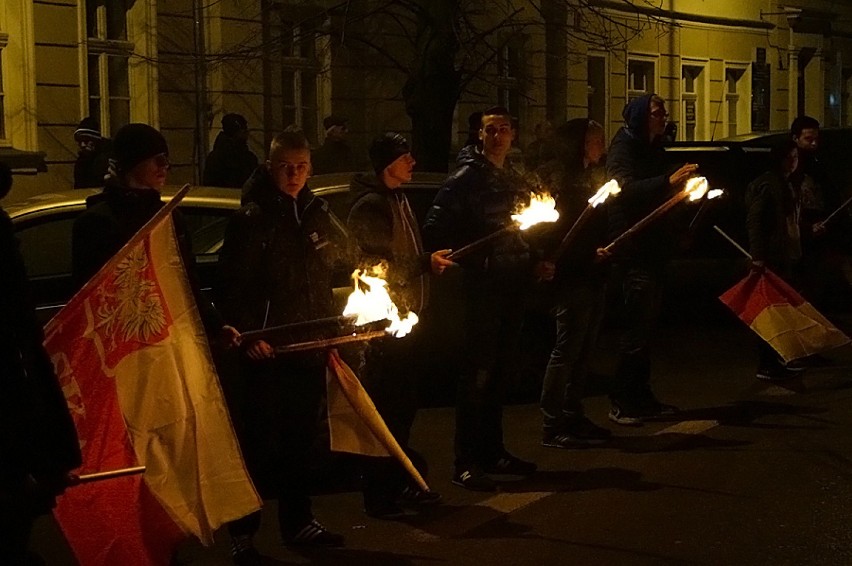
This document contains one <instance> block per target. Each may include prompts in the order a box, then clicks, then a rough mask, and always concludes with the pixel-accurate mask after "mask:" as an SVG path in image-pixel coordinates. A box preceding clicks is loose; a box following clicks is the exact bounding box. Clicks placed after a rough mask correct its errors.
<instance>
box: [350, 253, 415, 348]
mask: <svg viewBox="0 0 852 566" xmlns="http://www.w3.org/2000/svg"><path fill="white" fill-rule="evenodd" d="M352 281H353V283H354V286H355V290H354V291H352V293H351V294H350V295H349V299H348V300H347V302H346V308H345V309H343V316H356V317H357V318H356V320H355V325H356V326H361V325H363V324H367V323H370V322H376V321H379V320H389V321H390V322H391V324H390V326H388V327H387V328H386V329H385V331H386V332H388V333H390V334H393V335H394V336H396V337H397V338H402V337H403V336H405V335H406V334H408V333H409V332H411V329H412V328H413V327H414V325H415V324H417V321H418V320H419V319H418V318H417V315H416V314H415V313H414V312H412V311H409V312H408V314H406V315H405V318H400V317H399V309H397V307H396V305H395V304H394V303H393V301H392V300H391V298H390V295H389V294H388V290H387V285H388V282H387V281H385V280H384V279H382V278H381V277H373V276H370V275H367V274H366V272H364V271H361V270H360V269H356V270H355V271H354V272H353V273H352ZM364 288H366V290H365V289H364Z"/></svg>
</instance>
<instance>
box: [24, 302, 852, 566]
mask: <svg viewBox="0 0 852 566" xmlns="http://www.w3.org/2000/svg"><path fill="white" fill-rule="evenodd" d="M850 323H852V319H849V318H847V320H846V321H845V322H844V321H843V320H842V319H841V320H840V322H839V326H841V328H842V329H844V330H846V331H847V332H850V331H852V324H850ZM755 340H756V338H755V337H754V336H753V335H752V334H751V333H750V331H749V330H748V329H747V328H745V327H744V325H742V324H741V323H740V322H739V321H735V320H733V318H732V317H729V318H727V319H725V318H724V317H723V319H722V321H721V322H719V321H718V320H714V321H713V322H712V323H708V324H700V323H699V322H696V321H695V320H692V321H689V322H688V323H676V322H669V323H668V324H666V325H665V326H663V327H662V328H661V329H660V331H659V332H658V334H657V336H656V338H655V341H654V344H653V360H654V361H653V364H654V366H653V372H654V386H655V389H656V392H657V394H658V396H659V397H660V398H661V400H663V401H665V402H667V403H672V404H675V405H677V406H679V407H680V408H681V409H682V412H681V413H679V414H678V415H676V416H673V417H670V418H667V419H666V420H660V421H656V422H649V423H645V424H644V425H643V426H641V427H621V426H618V425H615V424H613V423H610V422H609V421H607V419H606V412H607V410H608V403H607V400H606V397H605V395H604V394H603V391H604V390H605V386H604V384H602V383H601V382H598V383H597V384H596V385H595V386H594V387H593V389H594V391H592V394H591V396H590V397H589V399H588V400H587V405H586V406H587V414H588V416H589V417H590V418H591V419H592V420H594V421H596V422H598V423H600V424H603V425H604V426H607V427H609V428H611V429H612V430H613V432H614V433H615V434H616V435H617V436H616V438H615V439H614V440H613V441H612V442H611V443H610V444H608V445H605V446H604V447H601V448H594V449H582V450H560V449H553V448H545V447H542V446H541V444H540V427H541V422H540V416H539V413H538V408H537V407H536V406H535V404H533V403H530V404H522V405H513V406H510V407H507V409H506V411H505V419H504V422H505V434H506V444H507V447H508V448H509V450H510V451H512V452H513V453H515V454H517V455H518V456H521V457H524V458H528V459H531V460H534V461H536V462H537V463H538V465H539V472H538V473H536V474H535V475H534V476H533V477H531V478H528V479H526V480H523V481H517V482H511V483H509V482H507V483H502V484H501V485H500V491H498V492H497V493H473V492H468V491H465V490H463V489H461V488H459V487H456V486H454V485H452V484H451V483H450V473H451V465H452V438H453V411H452V409H451V408H433V409H426V410H423V411H421V413H420V414H419V415H418V420H417V422H416V424H415V429H414V433H413V439H412V445H413V446H414V447H415V448H417V449H419V450H420V451H422V453H423V454H424V455H425V456H426V458H427V459H428V461H429V462H430V464H431V470H430V474H429V478H428V479H429V481H430V484H431V486H432V488H433V489H435V490H437V491H439V492H440V493H442V494H443V496H444V498H443V502H442V504H440V505H438V506H436V507H434V508H432V509H429V510H426V511H424V512H422V513H420V514H416V513H412V514H411V515H409V516H407V517H405V518H403V519H401V520H396V521H381V520H375V519H370V518H367V517H365V515H364V514H363V512H362V507H361V506H362V504H361V497H360V494H358V493H356V492H354V491H336V492H334V493H326V494H324V495H319V496H317V497H316V498H315V512H316V515H317V517H318V518H319V520H320V521H322V522H323V523H324V524H326V525H327V526H328V527H329V528H331V529H333V530H335V531H338V532H342V533H344V534H345V536H346V540H347V545H346V548H343V549H336V550H311V551H305V550H299V551H294V550H291V549H287V548H284V547H282V546H281V545H280V543H279V540H278V537H277V531H276V525H275V503H274V502H267V505H266V507H265V509H264V522H263V525H262V530H261V532H260V534H259V536H258V537H257V540H256V544H257V547H258V549H259V551H260V552H261V553H262V554H263V555H264V556H265V564H267V565H281V564H365V565H435V564H451V565H455V564H459V565H465V564H470V565H476V566H486V565H492V564H494V565H503V564H506V565H514V564H518V565H538V564H560V565H562V564H577V565H596V564H602V565H610V564H613V565H621V564H630V565H632V564H637V565H645V564H725V565H729V564H772V565H776V564H796V565H799V564H820V565H834V564H837V565H845V564H852V527H850V525H852V505H850V503H852V501H850V494H852V461H850V457H852V371H850V370H852V348H850V347H848V346H847V347H844V348H841V349H838V350H836V351H833V352H830V353H828V354H826V356H825V359H824V360H821V361H820V362H819V363H817V364H816V367H813V368H811V369H809V370H808V371H807V372H806V373H805V374H804V376H803V377H802V378H801V379H796V380H794V381H792V382H786V383H784V384H772V383H765V382H759V381H757V380H756V379H755V377H754V370H755V364H756V350H755V347H754V346H755ZM601 342H602V343H601V346H600V349H599V351H598V353H597V355H596V358H595V360H594V364H593V372H594V374H595V375H596V376H607V375H611V374H612V372H613V369H614V356H613V355H612V350H613V346H614V340H613V336H611V335H605V336H604V337H603V340H602V341H601ZM33 548H35V549H37V550H38V551H39V552H40V553H41V554H42V555H43V556H44V557H45V558H46V560H47V563H48V564H56V565H62V566H64V565H66V564H74V561H73V559H72V558H71V557H70V553H69V551H68V549H67V546H66V545H65V543H64V541H63V540H62V539H61V536H60V535H59V534H58V531H57V529H56V526H55V524H53V522H52V520H50V519H47V518H45V519H43V520H40V521H39V523H38V525H37V530H36V533H35V535H34V538H33ZM176 561H177V563H178V564H193V565H195V564H198V565H208V564H209V565H226V564H230V559H229V552H228V537H227V535H226V534H225V533H224V532H220V533H218V538H217V542H216V544H215V545H214V546H212V547H209V548H204V547H201V546H200V545H198V544H197V543H193V542H188V543H186V544H185V545H183V546H182V547H181V548H180V550H179V552H178V555H177V560H176Z"/></svg>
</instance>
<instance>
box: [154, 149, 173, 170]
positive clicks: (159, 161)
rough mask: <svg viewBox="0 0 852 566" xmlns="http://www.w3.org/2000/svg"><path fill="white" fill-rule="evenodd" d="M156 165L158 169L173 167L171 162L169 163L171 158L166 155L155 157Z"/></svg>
mask: <svg viewBox="0 0 852 566" xmlns="http://www.w3.org/2000/svg"><path fill="white" fill-rule="evenodd" d="M154 164H155V165H156V166H157V167H161V168H163V169H168V168H170V167H171V166H172V164H171V162H170V161H169V156H168V155H166V154H165V153H161V154H159V155H155V156H154Z"/></svg>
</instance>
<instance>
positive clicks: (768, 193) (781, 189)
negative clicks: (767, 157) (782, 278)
mask: <svg viewBox="0 0 852 566" xmlns="http://www.w3.org/2000/svg"><path fill="white" fill-rule="evenodd" d="M745 204H746V229H747V230H748V242H749V248H750V252H751V255H752V258H753V259H754V260H755V261H765V262H766V263H767V264H768V265H769V267H770V268H773V269H776V270H779V271H780V272H781V273H784V272H786V271H787V270H788V269H789V268H790V267H791V265H792V263H793V261H794V260H796V259H798V256H800V255H801V248H800V247H799V244H797V242H795V241H793V240H792V239H791V237H790V232H789V230H788V226H787V224H788V218H791V217H793V216H794V215H795V214H796V207H797V203H796V199H795V196H794V194H793V188H792V186H791V185H790V182H789V181H788V180H787V179H785V178H784V175H782V174H781V172H780V171H777V170H776V171H768V172H766V173H764V174H763V175H761V176H760V177H758V178H757V179H755V180H754V181H752V182H751V183H750V184H749V186H748V189H747V190H746V196H745Z"/></svg>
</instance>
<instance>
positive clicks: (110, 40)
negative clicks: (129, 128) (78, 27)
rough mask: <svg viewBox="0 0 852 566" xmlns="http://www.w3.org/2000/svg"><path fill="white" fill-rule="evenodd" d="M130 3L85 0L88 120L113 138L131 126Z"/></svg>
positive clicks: (131, 50)
mask: <svg viewBox="0 0 852 566" xmlns="http://www.w3.org/2000/svg"><path fill="white" fill-rule="evenodd" d="M129 2H130V0H86V31H87V35H88V40H87V42H86V55H87V57H86V61H87V79H88V80H87V86H88V91H89V105H88V107H89V116H91V117H92V118H94V119H95V120H97V121H98V123H99V124H100V126H101V131H102V132H105V133H106V132H108V133H109V134H110V135H112V134H115V132H116V131H117V130H118V129H119V128H120V127H121V126H123V125H124V124H127V123H128V122H130V76H129V72H128V70H129V69H128V64H129V60H130V54H131V53H132V52H133V44H132V43H130V42H129V41H128V40H127V9H128V4H129Z"/></svg>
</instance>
